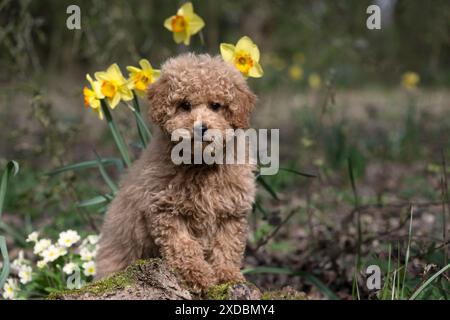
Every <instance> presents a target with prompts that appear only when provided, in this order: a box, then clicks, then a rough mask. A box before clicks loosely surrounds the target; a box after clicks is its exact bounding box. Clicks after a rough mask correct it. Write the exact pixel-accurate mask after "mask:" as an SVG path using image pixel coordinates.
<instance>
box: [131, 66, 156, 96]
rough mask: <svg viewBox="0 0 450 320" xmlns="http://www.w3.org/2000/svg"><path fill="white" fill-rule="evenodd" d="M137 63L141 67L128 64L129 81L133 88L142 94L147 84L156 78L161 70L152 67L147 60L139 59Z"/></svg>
mask: <svg viewBox="0 0 450 320" xmlns="http://www.w3.org/2000/svg"><path fill="white" fill-rule="evenodd" d="M139 65H140V66H141V68H142V69H139V68H136V67H133V66H128V67H127V70H128V71H129V72H130V81H131V83H132V84H133V88H134V90H135V91H136V93H137V94H139V95H141V96H142V95H144V94H145V92H146V91H147V88H148V86H149V84H151V83H153V82H155V81H156V79H158V77H159V75H160V74H161V71H159V70H156V69H153V68H152V65H151V64H150V62H148V60H146V59H141V60H140V61H139Z"/></svg>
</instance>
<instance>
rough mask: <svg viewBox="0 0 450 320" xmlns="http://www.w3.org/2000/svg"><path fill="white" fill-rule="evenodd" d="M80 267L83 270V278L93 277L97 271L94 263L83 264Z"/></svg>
mask: <svg viewBox="0 0 450 320" xmlns="http://www.w3.org/2000/svg"><path fill="white" fill-rule="evenodd" d="M82 267H83V269H84V272H83V273H84V275H85V276H95V274H96V272H97V269H96V268H95V263H94V261H89V262H85V263H83V265H82Z"/></svg>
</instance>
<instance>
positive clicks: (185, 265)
mask: <svg viewBox="0 0 450 320" xmlns="http://www.w3.org/2000/svg"><path fill="white" fill-rule="evenodd" d="M148 99H149V102H150V110H149V117H150V120H151V121H152V122H153V123H154V124H155V125H156V127H157V128H158V130H157V132H155V133H154V136H153V138H152V141H151V143H150V145H149V147H148V149H147V150H146V151H144V152H143V154H142V156H141V158H140V159H139V160H137V161H136V163H135V164H134V165H133V167H132V168H131V169H130V170H129V173H128V174H127V176H126V177H125V178H124V179H123V181H122V182H121V187H120V190H119V192H118V193H117V195H116V197H115V199H114V201H113V202H112V204H111V206H110V208H109V210H108V212H107V213H106V217H105V221H104V224H103V228H102V231H101V234H102V236H101V240H100V249H99V253H98V257H97V278H102V277H105V276H107V275H109V274H111V273H113V272H116V271H119V270H122V269H124V268H125V267H127V266H128V265H129V264H131V263H133V261H135V260H136V259H140V258H150V257H162V258H163V259H164V260H165V261H166V262H167V263H168V264H169V265H170V266H171V267H173V268H174V269H176V270H178V272H179V273H180V274H181V276H182V277H183V279H184V280H185V281H186V283H187V284H188V285H189V286H190V287H191V288H192V289H193V291H196V292H201V291H204V290H206V289H207V288H208V287H210V286H211V285H214V284H216V283H220V282H226V281H235V280H243V276H242V275H241V273H240V266H241V262H242V257H243V254H244V249H245V243H246V237H247V221H246V220H247V219H246V215H247V213H248V212H249V210H250V209H251V206H252V203H253V200H254V194H255V182H254V173H253V170H254V166H252V165H250V164H239V165H237V164H221V165H217V164H216V165H205V164H202V165H194V164H192V165H188V164H181V165H175V164H174V163H173V162H172V161H171V157H170V155H171V149H172V147H173V145H174V143H173V142H172V141H171V138H170V134H171V133H172V132H173V130H175V129H179V128H185V129H188V130H191V131H192V130H193V129H192V128H193V127H194V124H195V122H196V121H198V119H199V118H201V121H202V123H203V124H206V125H207V126H208V128H215V129H219V130H222V131H223V130H225V129H231V128H243V129H245V128H247V127H248V125H249V116H250V113H251V111H252V109H253V108H254V104H255V100H256V97H255V95H254V94H253V93H252V92H251V91H250V90H249V88H248V86H247V83H246V81H245V79H244V78H243V77H242V75H241V74H240V73H239V72H238V71H237V70H236V69H235V68H234V66H232V65H231V64H228V63H226V62H224V61H223V60H222V59H220V58H219V57H210V56H209V55H194V54H184V55H181V56H178V57H176V58H172V59H169V60H168V61H167V62H166V63H165V64H164V65H163V67H162V73H161V77H160V78H159V79H158V80H157V81H156V82H155V83H153V84H152V85H150V87H149V89H148ZM186 101H188V102H189V104H190V108H189V109H188V110H186V108H181V107H180V104H183V103H185V102H186ZM212 103H218V104H220V106H221V107H220V109H218V110H215V109H216V108H211V104H212ZM184 106H185V107H186V104H184Z"/></svg>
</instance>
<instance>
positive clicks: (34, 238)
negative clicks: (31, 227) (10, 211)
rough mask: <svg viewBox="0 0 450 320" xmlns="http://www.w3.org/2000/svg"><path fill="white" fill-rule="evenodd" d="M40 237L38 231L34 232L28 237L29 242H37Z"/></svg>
mask: <svg viewBox="0 0 450 320" xmlns="http://www.w3.org/2000/svg"><path fill="white" fill-rule="evenodd" d="M38 237H39V233H38V232H37V231H33V232H32V233H30V234H29V235H28V237H27V240H26V241H27V242H37V241H38Z"/></svg>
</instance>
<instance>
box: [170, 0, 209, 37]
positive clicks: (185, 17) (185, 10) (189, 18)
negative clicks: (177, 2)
mask: <svg viewBox="0 0 450 320" xmlns="http://www.w3.org/2000/svg"><path fill="white" fill-rule="evenodd" d="M204 26H205V22H204V21H203V19H202V18H201V17H200V16H198V15H197V14H195V13H194V7H193V6H192V3H190V2H186V3H185V4H183V5H182V6H181V8H179V9H178V11H177V14H176V15H174V16H171V17H169V18H167V19H166V20H165V21H164V27H166V29H168V30H169V31H172V32H173V40H174V41H175V42H176V43H181V42H183V43H184V44H185V45H189V43H190V41H191V36H192V35H194V34H196V33H197V32H199V31H200V30H201V29H202V28H203V27H204Z"/></svg>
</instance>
